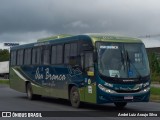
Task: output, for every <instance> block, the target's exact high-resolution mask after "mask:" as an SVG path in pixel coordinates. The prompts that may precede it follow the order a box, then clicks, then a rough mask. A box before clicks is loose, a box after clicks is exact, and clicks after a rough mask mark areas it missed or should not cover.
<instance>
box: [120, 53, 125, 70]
mask: <svg viewBox="0 0 160 120" xmlns="http://www.w3.org/2000/svg"><path fill="white" fill-rule="evenodd" d="M121 62H122V65H123V68H124V70H125V63H124V62H125V60H124V56H123V52H122V51H121Z"/></svg>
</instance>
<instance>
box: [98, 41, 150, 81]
mask: <svg viewBox="0 0 160 120" xmlns="http://www.w3.org/2000/svg"><path fill="white" fill-rule="evenodd" d="M96 47H97V51H98V69H99V73H100V74H102V75H104V76H107V77H116V78H139V77H145V76H147V75H149V74H150V71H149V63H148V58H147V54H146V51H145V47H144V44H143V43H113V42H97V43H96Z"/></svg>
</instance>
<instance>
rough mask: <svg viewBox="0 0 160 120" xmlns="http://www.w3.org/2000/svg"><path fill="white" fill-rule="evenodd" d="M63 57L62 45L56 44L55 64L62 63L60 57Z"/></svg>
mask: <svg viewBox="0 0 160 120" xmlns="http://www.w3.org/2000/svg"><path fill="white" fill-rule="evenodd" d="M62 58H63V47H62V45H58V46H57V60H56V61H57V62H56V63H57V64H60V63H62V60H63V59H62Z"/></svg>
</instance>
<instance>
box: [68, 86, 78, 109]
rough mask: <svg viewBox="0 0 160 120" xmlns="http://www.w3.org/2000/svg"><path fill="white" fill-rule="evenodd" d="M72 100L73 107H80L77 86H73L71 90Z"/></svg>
mask: <svg viewBox="0 0 160 120" xmlns="http://www.w3.org/2000/svg"><path fill="white" fill-rule="evenodd" d="M70 102H71V105H72V106H73V107H75V108H79V107H80V95H79V91H78V88H77V87H76V86H73V87H72V88H71V90H70Z"/></svg>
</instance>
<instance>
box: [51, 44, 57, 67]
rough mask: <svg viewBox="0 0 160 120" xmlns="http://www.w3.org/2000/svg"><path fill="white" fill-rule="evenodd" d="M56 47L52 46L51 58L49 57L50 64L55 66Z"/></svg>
mask: <svg viewBox="0 0 160 120" xmlns="http://www.w3.org/2000/svg"><path fill="white" fill-rule="evenodd" d="M56 51H57V50H56V46H52V56H51V63H52V64H56V57H57V55H56Z"/></svg>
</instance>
